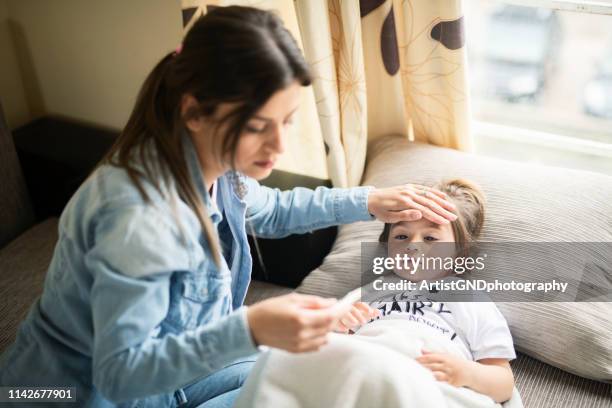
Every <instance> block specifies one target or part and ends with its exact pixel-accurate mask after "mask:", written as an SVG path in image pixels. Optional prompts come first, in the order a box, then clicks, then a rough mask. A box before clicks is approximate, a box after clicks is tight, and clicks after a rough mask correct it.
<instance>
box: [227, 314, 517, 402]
mask: <svg viewBox="0 0 612 408" xmlns="http://www.w3.org/2000/svg"><path fill="white" fill-rule="evenodd" d="M424 347H425V348H427V349H430V350H432V351H438V352H447V353H453V354H455V355H457V356H462V353H461V351H459V350H458V348H457V347H456V345H455V344H454V343H452V342H451V341H449V339H448V338H446V337H444V336H442V335H440V334H439V333H438V332H437V331H435V330H433V329H431V328H428V327H426V326H423V325H420V324H417V323H414V322H408V321H405V320H404V321H400V320H380V321H376V322H373V323H372V324H369V325H367V326H365V327H364V328H363V329H362V330H361V333H360V334H356V335H342V334H332V335H331V336H330V341H329V343H328V344H327V345H326V346H324V347H323V348H322V349H321V350H320V351H318V352H315V353H305V354H291V353H288V352H285V351H281V350H275V349H272V350H269V351H267V352H266V353H265V354H264V355H263V356H262V357H260V358H259V360H258V362H257V363H256V365H255V367H254V369H253V371H252V372H251V374H250V375H249V378H248V379H247V381H246V383H245V385H244V387H243V389H242V392H241V394H240V396H239V397H238V400H237V402H236V405H235V406H236V407H237V408H245V407H253V408H264V407H265V408H268V407H272V406H279V407H281V406H282V407H284V408H298V407H299V408H302V407H303V408H306V407H326V408H349V407H350V408H370V407H397V408H403V407H406V408H407V407H423V408H428V407H432V408H433V407H435V408H465V407H470V408H481V407H482V408H489V407H500V406H501V405H500V404H497V403H495V402H494V401H493V399H491V398H490V397H488V396H486V395H483V394H480V393H477V392H475V391H473V390H471V389H468V388H465V387H461V388H459V387H454V386H451V385H449V384H448V383H445V382H441V381H437V380H436V379H435V378H434V376H433V374H432V373H431V372H430V371H429V370H428V369H426V368H425V367H423V366H421V365H420V364H419V363H417V362H416V361H415V360H414V358H415V357H417V356H419V355H420V354H421V353H420V350H421V348H424ZM515 396H517V397H516V398H515ZM511 403H512V404H514V405H508V406H511V407H516V408H518V407H522V406H523V405H522V403H521V401H520V397H518V394H517V393H516V392H515V393H514V394H513V398H512V399H511Z"/></svg>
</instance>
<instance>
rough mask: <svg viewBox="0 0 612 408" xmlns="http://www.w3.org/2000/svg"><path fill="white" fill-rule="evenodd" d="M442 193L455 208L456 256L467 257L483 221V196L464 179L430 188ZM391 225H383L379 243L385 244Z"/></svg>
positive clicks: (474, 186)
mask: <svg viewBox="0 0 612 408" xmlns="http://www.w3.org/2000/svg"><path fill="white" fill-rule="evenodd" d="M432 187H433V188H435V189H438V190H440V191H442V192H443V193H444V194H446V196H447V200H448V201H450V202H452V203H453V204H455V206H456V207H457V211H456V213H455V214H456V215H457V220H455V221H452V222H451V227H452V229H453V235H454V236H455V247H456V249H457V256H468V255H469V253H470V250H471V248H472V245H473V243H474V242H475V241H476V240H477V239H478V238H479V236H480V233H481V232H482V227H483V225H484V220H485V203H486V200H485V196H484V193H483V192H482V190H481V189H480V187H478V185H476V184H475V183H473V182H471V181H469V180H465V179H452V180H443V181H441V182H439V183H437V184H435V185H433V186H432ZM392 226H393V224H389V223H387V224H385V228H384V229H383V231H382V233H381V234H380V237H379V239H378V240H379V241H380V242H387V241H388V240H389V232H390V231H391V227H392Z"/></svg>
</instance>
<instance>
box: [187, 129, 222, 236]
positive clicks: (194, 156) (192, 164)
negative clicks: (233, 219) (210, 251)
mask: <svg viewBox="0 0 612 408" xmlns="http://www.w3.org/2000/svg"><path fill="white" fill-rule="evenodd" d="M182 138H183V150H184V155H185V161H186V162H187V168H188V170H189V175H190V176H191V180H192V182H193V184H194V186H195V188H196V191H197V193H198V194H200V197H202V200H203V201H204V204H205V205H206V210H207V211H208V215H209V216H210V218H211V220H212V222H213V224H215V225H217V224H218V223H219V222H221V220H222V218H223V217H222V215H221V211H219V208H218V207H217V205H216V203H215V201H216V200H212V198H211V196H210V194H209V193H208V190H206V183H205V182H204V174H203V173H202V166H201V165H200V159H199V158H198V152H197V151H196V148H195V146H194V144H193V140H191V136H189V133H188V132H187V131H184V132H183V136H182ZM217 184H218V180H217V181H216V182H215V184H214V185H213V194H214V195H215V196H217V194H216V193H217V188H218V186H217Z"/></svg>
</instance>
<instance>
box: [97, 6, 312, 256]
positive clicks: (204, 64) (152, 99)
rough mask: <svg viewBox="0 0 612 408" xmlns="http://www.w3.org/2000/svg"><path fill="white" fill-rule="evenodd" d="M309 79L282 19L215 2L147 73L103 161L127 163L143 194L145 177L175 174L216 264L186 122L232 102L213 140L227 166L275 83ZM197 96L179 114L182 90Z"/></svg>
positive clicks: (164, 178)
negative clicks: (190, 161) (188, 152)
mask: <svg viewBox="0 0 612 408" xmlns="http://www.w3.org/2000/svg"><path fill="white" fill-rule="evenodd" d="M296 80H297V81H298V82H299V83H300V84H301V85H303V86H307V85H310V81H311V79H310V74H309V70H308V66H307V64H306V62H305V60H304V57H303V55H302V53H301V51H300V50H299V48H298V46H297V43H296V42H295V40H294V38H293V37H292V36H291V34H290V33H289V31H287V29H286V28H285V27H284V26H283V24H282V22H281V20H280V19H279V18H278V17H277V16H276V15H275V14H272V13H270V12H267V11H263V10H259V9H255V8H250V7H240V6H230V7H216V8H214V9H213V10H211V11H209V12H208V13H207V14H206V15H205V16H204V17H202V18H200V19H199V20H198V21H196V22H195V23H194V25H193V26H192V28H191V29H190V30H189V32H188V33H187V35H186V37H185V39H184V42H183V45H182V49H181V50H180V52H172V53H168V54H167V55H166V56H165V57H164V58H162V60H161V61H159V63H158V64H157V65H156V66H155V68H154V69H153V71H152V72H151V73H150V74H149V75H148V77H147V78H146V80H145V82H144V84H143V85H142V88H141V90H140V92H139V95H138V98H137V100H136V104H135V106H134V110H133V111H132V113H131V115H130V117H129V119H128V121H127V124H126V126H125V128H124V129H123V132H122V133H121V135H120V136H119V138H118V139H117V141H116V143H115V144H114V145H113V146H112V148H111V150H110V151H109V152H108V153H107V155H106V156H105V158H104V159H103V160H102V163H101V164H111V165H115V166H118V167H121V168H123V169H125V171H126V172H127V174H128V175H129V177H130V179H131V181H132V182H133V183H134V185H135V186H136V187H137V188H138V191H139V192H140V194H141V195H142V197H143V199H144V200H145V201H146V202H149V201H150V197H148V195H147V193H146V191H145V189H144V188H143V180H146V181H148V182H150V183H152V184H153V185H154V186H155V188H156V189H157V190H158V191H159V192H160V194H163V193H162V188H161V185H162V183H170V182H174V184H175V186H176V190H177V193H178V195H179V197H180V198H181V199H182V200H184V201H185V203H186V204H187V205H188V206H189V207H190V208H191V209H192V210H193V212H194V213H195V215H196V216H197V218H198V220H199V222H200V225H201V228H202V231H203V233H204V234H205V236H206V239H207V241H208V243H209V247H210V250H211V252H212V255H213V257H214V261H215V263H216V264H217V265H219V263H220V247H219V242H218V238H217V235H216V233H215V232H214V230H213V226H212V223H211V221H210V218H209V215H208V213H207V211H206V206H205V205H204V202H203V197H201V196H200V195H199V194H198V192H197V189H196V188H195V186H194V182H193V180H192V179H191V177H190V173H189V169H188V166H187V163H186V161H185V158H184V146H183V145H182V142H181V140H182V134H183V132H185V131H187V130H186V128H185V122H186V121H188V120H190V119H193V118H197V117H200V116H202V115H204V116H206V117H209V118H210V117H212V115H213V114H214V112H215V108H216V107H217V106H218V105H219V104H220V103H224V102H233V103H237V107H236V108H235V109H234V110H232V111H231V112H230V113H229V114H227V115H226V116H225V117H223V118H221V119H220V120H219V123H218V125H219V124H221V123H227V129H228V130H227V132H226V133H225V134H223V135H216V134H215V135H210V137H211V138H215V139H216V138H219V140H215V141H214V142H213V143H212V144H213V145H214V146H218V151H217V152H216V155H215V156H216V157H219V158H222V157H226V155H227V154H228V153H229V157H231V161H232V163H231V166H232V167H233V166H234V163H233V162H234V158H235V151H236V146H237V144H238V139H239V137H240V134H241V132H242V130H243V128H244V127H245V125H246V122H247V121H248V120H249V119H250V118H251V116H252V115H253V114H255V113H256V112H257V111H258V110H259V109H260V108H261V107H262V106H263V105H264V104H265V102H266V101H267V100H268V99H269V98H270V97H271V96H272V95H273V94H274V93H275V92H277V91H279V90H281V89H283V88H285V87H286V86H288V85H290V84H291V83H293V82H294V81H296ZM186 94H188V95H192V96H194V97H195V99H196V100H197V101H198V103H199V107H198V108H194V109H191V110H189V111H188V112H186V113H185V114H184V115H181V100H182V97H183V95H186ZM149 147H153V149H154V151H155V153H156V154H155V155H151V154H149V150H148V148H149Z"/></svg>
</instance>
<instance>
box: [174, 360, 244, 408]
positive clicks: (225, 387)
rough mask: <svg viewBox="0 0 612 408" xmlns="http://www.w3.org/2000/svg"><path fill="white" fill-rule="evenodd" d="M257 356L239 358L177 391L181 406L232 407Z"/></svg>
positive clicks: (184, 407)
mask: <svg viewBox="0 0 612 408" xmlns="http://www.w3.org/2000/svg"><path fill="white" fill-rule="evenodd" d="M255 360H256V356H253V357H250V358H246V359H241V360H238V361H236V362H234V363H232V364H230V365H229V366H227V367H224V368H222V369H221V370H219V371H217V372H215V373H213V374H211V375H209V376H207V377H205V378H202V379H201V380H198V381H197V382H195V383H193V384H190V385H188V386H187V387H185V388H184V389H182V390H181V391H179V392H177V393H176V402H177V407H179V408H198V407H202V408H231V407H232V406H233V405H234V401H235V399H236V397H237V396H238V394H239V392H240V388H241V387H242V384H244V382H245V381H246V379H247V376H248V375H249V372H250V371H251V368H252V367H253V365H254V364H255Z"/></svg>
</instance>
